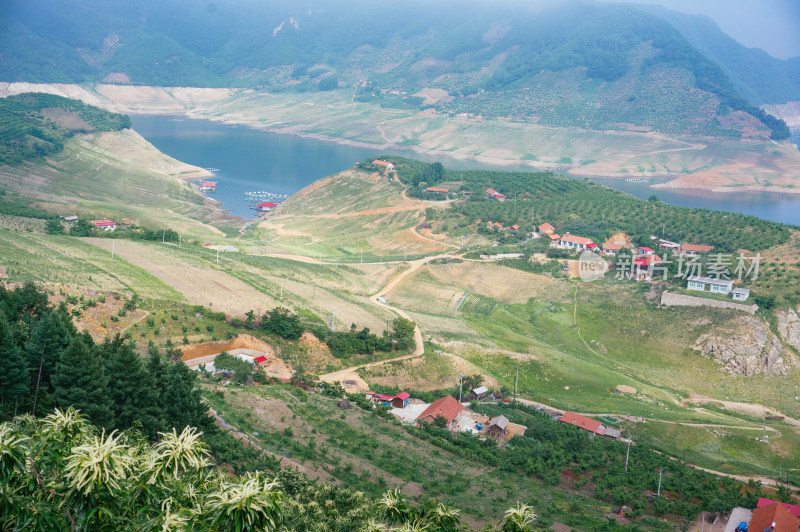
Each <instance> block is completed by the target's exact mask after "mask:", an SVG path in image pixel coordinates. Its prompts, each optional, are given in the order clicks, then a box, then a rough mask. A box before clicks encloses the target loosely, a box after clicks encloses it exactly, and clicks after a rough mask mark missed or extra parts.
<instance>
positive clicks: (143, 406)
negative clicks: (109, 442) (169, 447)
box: [106, 343, 162, 438]
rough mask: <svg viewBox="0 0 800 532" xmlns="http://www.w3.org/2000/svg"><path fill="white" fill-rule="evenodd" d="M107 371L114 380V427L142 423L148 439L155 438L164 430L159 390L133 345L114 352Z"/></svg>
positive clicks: (111, 390)
mask: <svg viewBox="0 0 800 532" xmlns="http://www.w3.org/2000/svg"><path fill="white" fill-rule="evenodd" d="M106 372H107V373H108V375H109V377H110V378H111V381H112V385H111V386H110V387H109V395H110V397H111V408H112V409H113V412H114V422H113V426H114V428H117V429H120V430H125V429H127V428H130V427H131V426H133V423H134V422H135V421H138V422H140V423H141V425H142V431H143V432H144V433H145V434H146V435H147V436H148V437H150V438H153V437H155V435H156V433H157V432H158V430H159V429H161V428H162V426H161V425H162V424H161V420H160V417H161V409H160V408H159V399H160V397H159V391H158V389H157V388H156V387H155V386H154V383H153V379H152V378H151V376H150V373H149V372H148V371H147V370H146V369H145V367H144V364H142V360H141V358H139V355H138V354H136V353H135V352H134V351H133V349H132V348H131V346H130V344H127V343H125V344H122V345H120V346H119V347H118V348H116V349H114V351H113V352H112V354H111V357H110V358H109V359H108V362H107V363H106Z"/></svg>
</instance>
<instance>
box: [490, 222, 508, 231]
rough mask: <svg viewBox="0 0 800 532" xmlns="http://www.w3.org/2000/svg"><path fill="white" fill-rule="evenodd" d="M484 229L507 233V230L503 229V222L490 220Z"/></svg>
mask: <svg viewBox="0 0 800 532" xmlns="http://www.w3.org/2000/svg"><path fill="white" fill-rule="evenodd" d="M486 228H487V229H495V230H497V231H507V230H508V228H507V227H503V222H493V221H491V220H489V221H488V222H486Z"/></svg>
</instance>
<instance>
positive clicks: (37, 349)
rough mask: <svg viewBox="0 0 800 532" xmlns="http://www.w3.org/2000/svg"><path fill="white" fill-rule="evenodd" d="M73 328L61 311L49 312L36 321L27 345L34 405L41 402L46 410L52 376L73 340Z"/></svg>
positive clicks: (26, 352) (26, 350)
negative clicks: (62, 354)
mask: <svg viewBox="0 0 800 532" xmlns="http://www.w3.org/2000/svg"><path fill="white" fill-rule="evenodd" d="M72 337H73V334H72V331H71V330H70V328H69V327H67V326H66V324H65V323H64V321H63V316H62V315H61V314H60V313H59V312H58V311H52V310H51V311H48V312H46V313H45V314H43V315H42V317H41V318H40V319H39V320H38V321H37V322H36V323H35V324H34V326H33V330H32V331H31V336H30V339H29V340H28V342H27V343H26V344H25V355H26V358H27V362H28V372H29V375H30V382H31V388H32V389H33V390H34V392H33V393H34V406H35V407H36V405H37V404H41V405H42V407H43V408H44V409H46V410H50V406H48V405H47V403H48V401H45V402H44V404H42V403H40V401H41V399H43V398H44V397H43V396H46V395H47V394H49V393H52V384H51V382H50V378H51V377H52V374H53V371H54V370H55V367H56V364H57V363H58V361H59V359H60V358H61V353H62V352H63V351H64V350H65V349H66V348H67V347H69V344H70V342H71V341H72Z"/></svg>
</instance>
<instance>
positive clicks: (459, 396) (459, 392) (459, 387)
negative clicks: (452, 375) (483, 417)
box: [458, 373, 464, 403]
mask: <svg viewBox="0 0 800 532" xmlns="http://www.w3.org/2000/svg"><path fill="white" fill-rule="evenodd" d="M459 375H460V376H461V380H460V381H459V383H458V402H459V403H460V402H461V389H462V387H463V386H464V374H463V373H459Z"/></svg>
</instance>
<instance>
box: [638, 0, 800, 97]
mask: <svg viewBox="0 0 800 532" xmlns="http://www.w3.org/2000/svg"><path fill="white" fill-rule="evenodd" d="M641 9H642V10H643V11H645V12H647V13H650V14H652V15H655V16H657V17H659V18H661V19H664V20H666V21H667V22H669V23H670V24H672V25H673V26H674V27H675V28H676V29H677V30H678V31H679V32H680V33H681V35H683V36H684V37H685V38H686V39H687V40H688V41H689V42H690V43H691V44H692V46H694V47H695V48H697V50H698V51H700V52H701V53H702V54H704V55H705V56H706V57H708V58H710V59H712V60H713V61H715V62H716V63H717V64H719V65H720V66H721V67H722V70H724V71H725V73H726V74H727V75H728V77H729V78H730V79H731V82H732V83H733V85H734V87H735V88H736V90H737V91H739V93H740V94H741V95H742V96H744V97H745V98H746V99H748V100H749V101H751V102H753V103H755V104H757V105H762V104H778V103H786V102H789V101H800V57H793V58H791V59H788V60H783V59H776V58H774V57H772V56H770V55H769V54H767V53H766V52H765V51H764V50H761V49H760V48H747V47H746V46H743V45H742V44H739V43H738V42H737V41H735V40H734V39H732V38H731V37H730V36H728V35H726V34H725V33H723V32H722V30H720V29H719V27H718V26H717V25H716V23H714V21H713V20H711V19H710V18H708V17H705V16H702V15H686V14H683V13H678V12H675V11H670V10H667V9H663V8H661V7H658V6H647V7H642V8H641Z"/></svg>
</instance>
